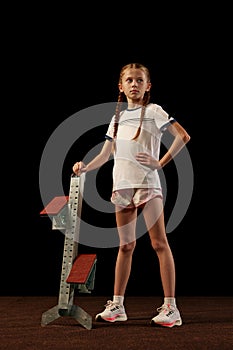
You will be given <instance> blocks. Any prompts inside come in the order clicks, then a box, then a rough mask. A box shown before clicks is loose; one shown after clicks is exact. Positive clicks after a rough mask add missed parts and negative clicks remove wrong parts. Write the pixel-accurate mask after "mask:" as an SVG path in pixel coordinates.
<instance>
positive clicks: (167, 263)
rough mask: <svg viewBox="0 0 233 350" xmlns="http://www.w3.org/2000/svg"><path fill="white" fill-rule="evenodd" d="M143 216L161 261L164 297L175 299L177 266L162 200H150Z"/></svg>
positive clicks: (152, 243)
mask: <svg viewBox="0 0 233 350" xmlns="http://www.w3.org/2000/svg"><path fill="white" fill-rule="evenodd" d="M143 215H144V219H145V223H146V226H147V230H148V232H149V236H150V240H151V245H152V247H153V249H154V250H155V252H156V254H157V256H158V259H159V266H160V275H161V280H162V286H163V290H164V296H165V297H174V296H175V264H174V259H173V255H172V252H171V249H170V246H169V243H168V240H167V235H166V231H165V224H164V212H163V202H162V199H161V198H158V197H156V198H153V199H152V200H150V201H149V202H148V203H147V204H146V205H145V207H144V209H143Z"/></svg>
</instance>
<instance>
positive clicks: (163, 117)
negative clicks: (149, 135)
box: [149, 104, 175, 132]
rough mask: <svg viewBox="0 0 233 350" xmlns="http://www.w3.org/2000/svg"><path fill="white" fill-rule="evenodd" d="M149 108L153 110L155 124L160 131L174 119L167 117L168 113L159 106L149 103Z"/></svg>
mask: <svg viewBox="0 0 233 350" xmlns="http://www.w3.org/2000/svg"><path fill="white" fill-rule="evenodd" d="M149 108H150V109H152V110H153V111H154V119H155V124H156V126H157V128H158V129H159V130H160V131H161V132H164V131H165V130H166V129H167V127H168V126H169V125H170V124H171V123H173V122H174V121H175V119H174V118H173V117H169V114H168V113H167V112H166V111H165V110H164V109H163V108H162V107H161V106H159V105H157V104H151V105H150V107H149Z"/></svg>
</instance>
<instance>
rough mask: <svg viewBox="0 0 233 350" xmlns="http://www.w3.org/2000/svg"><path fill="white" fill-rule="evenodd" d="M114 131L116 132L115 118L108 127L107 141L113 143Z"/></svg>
mask: <svg viewBox="0 0 233 350" xmlns="http://www.w3.org/2000/svg"><path fill="white" fill-rule="evenodd" d="M113 131H114V116H113V117H112V120H111V122H110V124H109V126H108V129H107V132H106V134H105V138H106V140H109V141H112V140H113Z"/></svg>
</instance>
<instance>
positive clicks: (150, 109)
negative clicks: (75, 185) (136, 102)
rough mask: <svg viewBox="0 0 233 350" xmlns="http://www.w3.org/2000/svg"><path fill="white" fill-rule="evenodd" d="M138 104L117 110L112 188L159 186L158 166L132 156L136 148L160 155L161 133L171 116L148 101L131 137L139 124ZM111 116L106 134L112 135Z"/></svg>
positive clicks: (110, 137)
mask: <svg viewBox="0 0 233 350" xmlns="http://www.w3.org/2000/svg"><path fill="white" fill-rule="evenodd" d="M140 115H141V107H138V108H135V109H125V110H123V111H122V112H121V114H120V119H119V125H118V131H117V137H116V140H115V142H116V143H115V151H114V166H113V191H116V190H119V189H124V188H157V189H161V183H160V178H159V174H158V171H157V170H151V169H150V168H149V167H147V166H144V165H142V164H140V163H139V162H138V161H136V159H135V155H136V154H137V153H138V152H146V153H149V154H151V155H152V156H153V157H154V158H155V159H159V152H160V144H161V137H162V134H163V132H164V131H165V130H166V128H167V127H168V125H170V123H172V122H174V121H175V119H174V118H169V117H168V113H166V112H165V111H164V110H163V109H162V107H161V106H159V105H157V104H149V105H148V106H147V107H146V111H145V115H144V118H143V122H142V127H141V132H140V135H139V137H138V138H137V140H132V138H133V137H134V136H135V134H136V131H137V128H138V127H139V124H140ZM113 125H114V116H113V117H112V120H111V122H110V124H109V127H108V130H107V133H106V136H105V137H106V138H107V139H109V140H112V139H113Z"/></svg>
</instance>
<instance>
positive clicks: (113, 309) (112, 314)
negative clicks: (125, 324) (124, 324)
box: [95, 300, 127, 322]
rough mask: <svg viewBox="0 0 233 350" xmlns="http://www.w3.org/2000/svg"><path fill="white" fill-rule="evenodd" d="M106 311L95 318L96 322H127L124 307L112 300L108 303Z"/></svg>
mask: <svg viewBox="0 0 233 350" xmlns="http://www.w3.org/2000/svg"><path fill="white" fill-rule="evenodd" d="M105 307H106V308H105V310H104V311H103V312H101V313H99V314H97V315H96V316H95V320H96V321H108V322H115V321H126V320H127V315H126V313H125V308H124V306H123V305H118V304H116V303H114V302H113V301H111V300H108V301H107V304H106V305H105Z"/></svg>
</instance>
